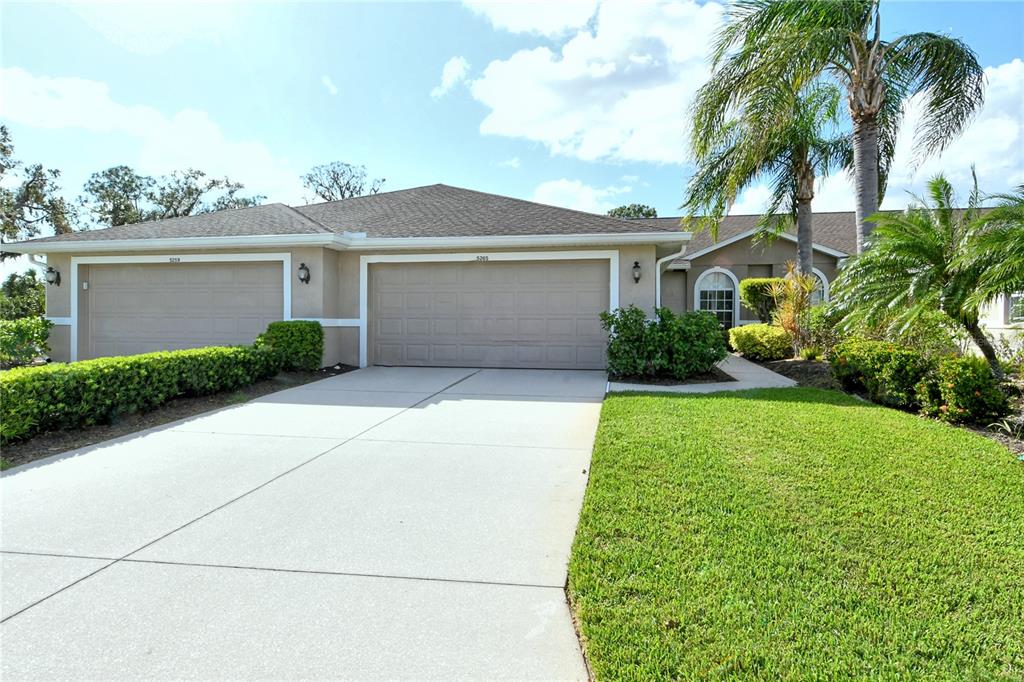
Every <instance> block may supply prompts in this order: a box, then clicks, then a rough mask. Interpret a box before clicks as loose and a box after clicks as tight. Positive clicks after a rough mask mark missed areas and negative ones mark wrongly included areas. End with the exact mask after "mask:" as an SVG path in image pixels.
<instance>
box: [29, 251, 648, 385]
mask: <svg viewBox="0 0 1024 682" xmlns="http://www.w3.org/2000/svg"><path fill="white" fill-rule="evenodd" d="M580 250H584V251H609V250H618V251H619V304H620V305H621V306H628V305H631V304H632V305H637V306H639V307H641V308H643V309H644V310H646V311H648V312H653V308H654V296H655V260H656V257H657V256H662V255H666V254H665V253H656V249H655V247H654V246H653V245H646V246H630V247H622V248H618V249H616V247H600V246H597V247H586V248H582V247H565V248H560V249H551V248H543V249H508V248H504V249H474V250H471V249H458V250H452V249H444V250H416V251H410V250H402V251H399V252H396V251H340V252H339V251H334V250H331V249H324V248H320V247H315V248H312V247H311V248H292V249H281V248H276V249H275V248H269V249H256V248H253V249H219V250H216V251H204V252H203V253H220V254H237V253H282V252H288V253H290V254H291V261H292V262H291V270H292V272H291V273H290V275H289V276H290V277H291V293H292V296H291V305H292V317H312V318H326V319H335V318H341V319H358V318H359V300H360V296H359V257H360V256H362V255H374V254H384V253H402V254H416V253H418V254H428V253H452V252H458V253H479V254H481V255H485V254H488V253H496V252H508V251H515V252H524V253H529V252H536V251H580ZM184 253H192V252H188V251H146V252H139V253H136V254H126V253H90V254H89V255H90V256H93V255H95V256H103V255H119V256H123V255H146V256H155V255H166V256H173V255H182V254H184ZM47 262H48V263H50V264H51V265H52V266H53V267H54V268H55V269H57V270H58V271H60V273H61V277H62V282H61V286H59V287H47V297H46V307H47V315H48V316H50V317H70V315H71V302H70V301H71V299H70V296H71V256H70V255H65V254H51V255H49V256H48V257H47ZM634 262H638V263H639V264H640V268H641V272H642V275H641V278H640V282H638V283H636V282H634V281H633V263H634ZM300 263H305V264H306V265H307V266H308V267H309V269H310V283H309V284H302V283H301V282H299V281H298V278H297V275H296V272H297V270H298V267H299V265H300ZM88 272H89V268H88V266H87V265H80V266H79V283H78V292H77V295H78V296H79V301H78V306H79V317H78V321H79V324H78V327H79V329H78V336H79V344H78V345H79V348H80V349H83V348H86V347H87V342H88V338H89V336H88V335H89V330H88V319H89V316H88V300H89V299H88V292H87V291H85V290H84V288H83V285H84V284H85V283H87V282H88ZM70 348H71V344H70V328H69V327H63V328H61V327H55V328H54V331H53V332H52V333H51V357H52V358H53V359H54V360H55V361H67V360H68V359H69V358H70ZM358 361H359V329H358V328H357V327H326V328H325V330H324V357H323V362H324V364H325V365H329V364H334V363H337V362H343V363H346V364H353V365H354V364H358Z"/></svg>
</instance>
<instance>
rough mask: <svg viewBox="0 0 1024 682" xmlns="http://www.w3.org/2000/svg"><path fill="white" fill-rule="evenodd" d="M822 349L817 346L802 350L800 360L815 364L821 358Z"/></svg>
mask: <svg viewBox="0 0 1024 682" xmlns="http://www.w3.org/2000/svg"><path fill="white" fill-rule="evenodd" d="M821 356H822V352H821V349H820V348H818V347H817V346H808V347H807V348H801V349H800V359H801V360H807V361H808V362H814V361H816V360H818V359H819V358H821Z"/></svg>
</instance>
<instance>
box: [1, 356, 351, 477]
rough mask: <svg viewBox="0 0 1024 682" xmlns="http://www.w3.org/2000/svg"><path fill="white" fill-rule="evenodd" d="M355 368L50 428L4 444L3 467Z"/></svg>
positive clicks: (289, 375)
mask: <svg viewBox="0 0 1024 682" xmlns="http://www.w3.org/2000/svg"><path fill="white" fill-rule="evenodd" d="M354 369H356V368H355V367H352V366H349V365H334V366H332V367H324V368H323V369H321V370H318V371H316V372H282V373H280V374H278V375H277V376H276V377H274V378H273V379H267V380H265V381H260V382H257V383H255V384H251V385H249V386H246V387H244V388H240V389H238V390H237V391H232V392H230V393H226V392H225V393H216V394H214V395H206V396H199V397H195V398H176V399H174V400H171V401H170V402H167V403H164V404H163V405H161V406H160V407H158V408H156V409H155V410H152V411H150V412H136V413H134V414H126V415H123V416H122V417H120V418H119V419H117V420H116V421H114V422H113V423H111V424H97V425H95V426H90V427H86V428H84V429H76V430H71V431H50V432H47V433H41V434H39V435H38V436H36V437H34V438H30V439H29V440H25V441H21V442H20V443H12V444H10V445H4V446H3V450H2V455H3V463H4V468H5V469H6V468H9V467H12V466H18V465H19V464H26V463H28V462H32V461H35V460H37V459H42V458H44V457H49V456H51V455H56V454H60V453H62V452H67V451H68V450H76V449H78V448H82V447H85V446H87V445H93V444H94V443H101V442H103V441H105V440H110V439H112V438H119V437H120V436H127V435H129V434H132V433H135V432H137V431H142V430H144V429H149V428H152V427H154V426H160V425H162V424H167V423H170V422H173V421H177V420H179V419H184V418H186V417H192V416H194V415H197V414H202V413H203V412H209V411H211V410H216V409H219V408H221V407H227V406H229V405H237V404H239V403H245V402H248V401H250V400H253V399H254V398H259V397H260V396H264V395H267V394H268V393H274V392H276V391H283V390H284V389H286V388H294V387H296V386H301V385H303V384H308V383H310V382H312V381H319V380H320V379H326V378H327V377H332V376H336V375H338V374H344V373H345V372H351V371H352V370H354Z"/></svg>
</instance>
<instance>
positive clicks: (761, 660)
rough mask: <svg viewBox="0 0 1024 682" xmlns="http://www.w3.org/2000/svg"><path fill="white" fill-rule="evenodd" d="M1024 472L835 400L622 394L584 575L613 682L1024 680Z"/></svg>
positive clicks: (948, 436) (926, 429)
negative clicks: (709, 680)
mask: <svg viewBox="0 0 1024 682" xmlns="http://www.w3.org/2000/svg"><path fill="white" fill-rule="evenodd" d="M1021 490H1024V463H1022V462H1020V461H1018V460H1017V459H1016V458H1015V457H1014V456H1013V455H1012V454H1011V453H1010V452H1008V451H1007V449H1006V448H1004V447H1002V446H1000V445H999V444H997V443H994V442H992V441H991V440H988V439H985V438H979V437H978V436H977V435H976V434H974V433H971V432H970V431H968V430H965V429H960V428H953V427H951V426H949V425H946V424H941V423H938V422H935V421H930V420H925V419H920V418H918V417H916V416H914V415H911V414H907V413H904V412H900V411H897V410H892V409H887V408H884V407H880V406H877V405H872V404H869V403H865V402H862V401H860V400H858V399H856V398H853V397H851V396H848V395H845V394H842V393H838V392H834V391H823V390H817V389H806V388H791V389H763V390H756V391H741V392H731V393H717V394H710V395H664V394H660V395H650V394H625V395H612V396H609V397H608V398H607V399H606V401H605V403H604V406H603V410H602V417H601V425H600V428H599V430H598V434H597V439H596V442H595V446H594V454H593V460H592V464H591V470H590V482H589V485H588V489H587V493H586V498H585V501H584V505H583V511H582V514H581V518H580V523H579V528H578V531H577V536H576V540H575V543H574V547H573V553H572V558H571V561H570V568H569V590H568V591H569V596H570V600H571V602H572V603H573V607H574V609H575V613H576V617H577V620H578V622H579V626H580V631H581V637H582V640H583V642H584V646H585V650H586V653H587V655H588V658H589V662H590V665H591V667H592V669H593V671H594V673H595V675H596V677H597V678H598V679H703V678H708V677H742V678H769V679H774V678H801V679H806V678H818V679H832V678H847V679H848V678H869V677H871V678H879V677H881V678H913V677H923V678H939V679H965V678H974V679H992V678H1016V677H1019V676H1020V675H1021V674H1022V672H1024V572H1021V570H1020V567H1021V566H1022V565H1024V495H1021Z"/></svg>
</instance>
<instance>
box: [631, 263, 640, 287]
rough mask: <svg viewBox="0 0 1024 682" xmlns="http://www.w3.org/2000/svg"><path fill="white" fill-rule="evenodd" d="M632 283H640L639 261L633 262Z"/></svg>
mask: <svg viewBox="0 0 1024 682" xmlns="http://www.w3.org/2000/svg"><path fill="white" fill-rule="evenodd" d="M633 281H634V282H635V283H637V284H639V283H640V261H638V260H635V261H633Z"/></svg>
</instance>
